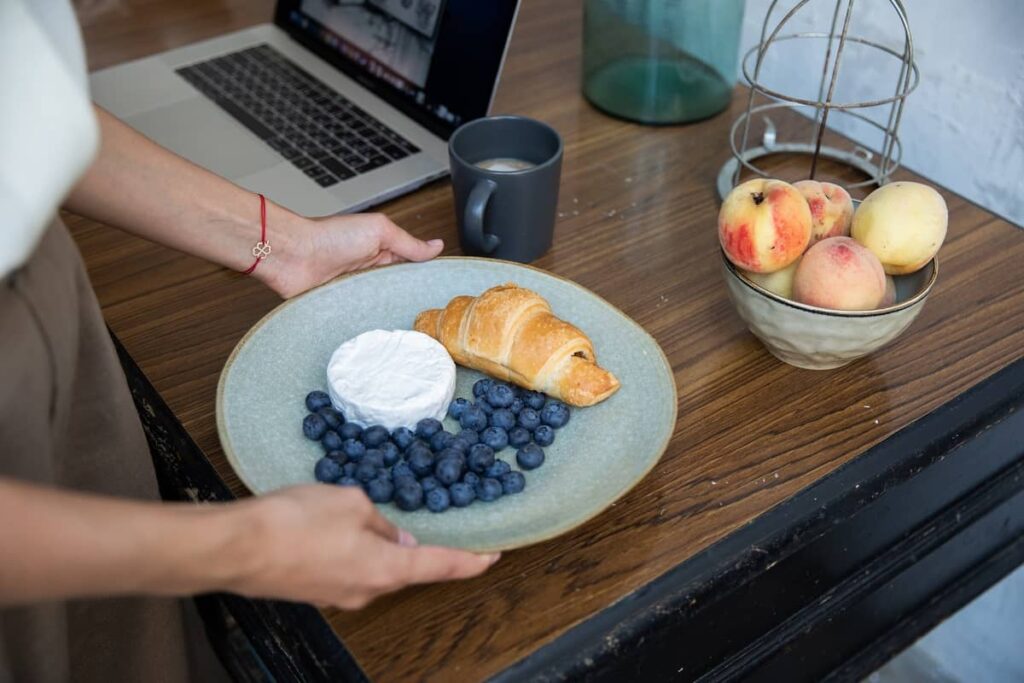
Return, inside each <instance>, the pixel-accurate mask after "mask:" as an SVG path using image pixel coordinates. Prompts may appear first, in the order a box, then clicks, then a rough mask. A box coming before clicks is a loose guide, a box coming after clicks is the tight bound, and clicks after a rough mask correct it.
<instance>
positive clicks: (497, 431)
mask: <svg viewBox="0 0 1024 683" xmlns="http://www.w3.org/2000/svg"><path fill="white" fill-rule="evenodd" d="M480 442H481V443H485V444H487V445H488V446H490V447H491V448H493V449H494V450H496V451H500V450H501V449H502V448H504V447H505V446H507V445H508V432H506V431H505V430H504V429H502V428H501V427H488V428H487V429H485V430H484V431H483V433H482V434H481V435H480Z"/></svg>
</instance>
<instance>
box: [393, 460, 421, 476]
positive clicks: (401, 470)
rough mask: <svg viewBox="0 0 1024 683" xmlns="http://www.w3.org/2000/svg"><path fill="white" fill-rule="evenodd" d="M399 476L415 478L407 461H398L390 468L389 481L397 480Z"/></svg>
mask: <svg viewBox="0 0 1024 683" xmlns="http://www.w3.org/2000/svg"><path fill="white" fill-rule="evenodd" d="M401 477H412V478H413V479H415V478H416V475H415V474H413V473H412V470H411V469H409V463H407V462H400V463H398V464H397V465H395V466H394V467H392V468H391V481H398V480H399V479H400V478H401Z"/></svg>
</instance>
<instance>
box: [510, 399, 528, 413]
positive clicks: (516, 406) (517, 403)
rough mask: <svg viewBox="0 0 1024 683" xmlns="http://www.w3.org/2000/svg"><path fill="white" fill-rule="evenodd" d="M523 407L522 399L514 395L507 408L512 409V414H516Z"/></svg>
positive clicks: (524, 405)
mask: <svg viewBox="0 0 1024 683" xmlns="http://www.w3.org/2000/svg"><path fill="white" fill-rule="evenodd" d="M525 407H526V404H525V403H523V399H521V398H519V397H518V396H516V397H515V398H514V399H512V405H510V406H509V407H508V409H509V410H511V411H512V414H513V415H518V414H519V411H521V410H522V409H523V408H525Z"/></svg>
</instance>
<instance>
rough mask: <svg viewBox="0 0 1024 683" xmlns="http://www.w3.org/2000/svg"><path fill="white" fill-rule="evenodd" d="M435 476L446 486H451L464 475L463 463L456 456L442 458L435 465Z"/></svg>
mask: <svg viewBox="0 0 1024 683" xmlns="http://www.w3.org/2000/svg"><path fill="white" fill-rule="evenodd" d="M434 476H435V477H437V481H439V482H441V483H442V484H444V485H445V486H451V485H452V484H454V483H455V482H457V481H458V480H459V477H461V476H462V463H461V462H459V461H458V460H456V459H454V458H442V459H441V460H438V461H437V465H435V466H434Z"/></svg>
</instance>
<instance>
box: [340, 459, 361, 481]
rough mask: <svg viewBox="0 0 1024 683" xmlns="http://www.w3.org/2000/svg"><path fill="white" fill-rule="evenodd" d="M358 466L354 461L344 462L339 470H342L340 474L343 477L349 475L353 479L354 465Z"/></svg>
mask: <svg viewBox="0 0 1024 683" xmlns="http://www.w3.org/2000/svg"><path fill="white" fill-rule="evenodd" d="M358 466H359V465H358V464H356V463H354V462H347V463H345V465H344V466H343V467H342V468H341V472H342V475H341V476H343V477H351V478H352V479H355V478H356V467H358Z"/></svg>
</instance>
